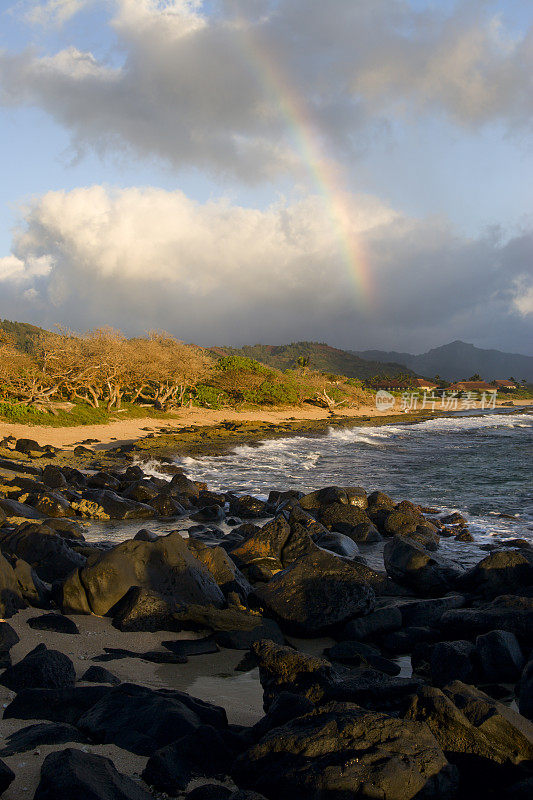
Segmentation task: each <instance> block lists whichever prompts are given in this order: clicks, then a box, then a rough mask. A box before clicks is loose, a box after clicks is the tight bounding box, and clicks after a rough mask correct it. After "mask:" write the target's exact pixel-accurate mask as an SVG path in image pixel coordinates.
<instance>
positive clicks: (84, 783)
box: [34, 747, 152, 800]
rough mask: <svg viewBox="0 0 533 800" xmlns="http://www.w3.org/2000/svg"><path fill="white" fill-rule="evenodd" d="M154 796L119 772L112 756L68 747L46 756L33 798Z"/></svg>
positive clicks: (133, 799) (138, 799) (142, 799)
mask: <svg viewBox="0 0 533 800" xmlns="http://www.w3.org/2000/svg"><path fill="white" fill-rule="evenodd" d="M66 798H78V800H151V799H152V794H151V793H150V792H148V791H147V790H146V789H143V787H142V786H141V785H140V784H139V783H136V782H135V781H134V780H133V779H132V778H129V777H128V776H127V775H123V774H122V773H120V772H118V770H117V769H116V768H115V765H114V764H113V762H112V761H111V760H110V759H109V758H105V757H104V756H97V755H95V754H94V753H86V752H83V751H82V750H75V749H74V748H71V747H69V748H67V749H66V750H60V751H59V752H57V753H50V754H49V755H47V756H46V758H45V760H44V761H43V765H42V767H41V780H40V781H39V785H38V786H37V791H36V792H35V795H34V800H66Z"/></svg>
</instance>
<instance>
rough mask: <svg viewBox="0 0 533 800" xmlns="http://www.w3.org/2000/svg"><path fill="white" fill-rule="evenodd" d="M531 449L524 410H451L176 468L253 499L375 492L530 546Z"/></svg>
mask: <svg viewBox="0 0 533 800" xmlns="http://www.w3.org/2000/svg"><path fill="white" fill-rule="evenodd" d="M532 445H533V414H531V413H517V412H516V410H513V411H512V412H503V413H502V412H497V413H495V412H488V413H487V412H486V413H484V414H479V413H477V414H472V413H471V412H463V413H461V412H459V413H458V414H457V415H454V416H453V417H446V418H440V419H435V420H429V421H426V422H422V423H417V424H406V425H402V424H397V425H387V426H378V427H364V428H360V427H359V428H353V429H345V430H333V429H332V430H331V431H330V432H329V433H328V434H327V435H324V436H320V437H292V438H287V439H279V440H271V441H266V442H263V443H260V444H259V445H258V446H247V445H244V446H240V447H236V448H235V450H234V451H233V452H231V453H229V454H227V455H223V456H215V457H209V458H200V459H194V458H183V459H178V460H177V463H178V464H179V465H181V466H183V467H184V469H185V470H186V472H187V474H188V475H189V477H191V478H193V479H196V480H202V481H206V482H207V483H208V485H209V487H210V488H211V489H214V490H229V489H231V490H233V491H237V492H246V493H252V494H256V495H257V496H265V495H267V494H268V492H269V491H270V490H271V489H280V490H285V489H289V488H292V489H299V490H301V491H304V492H308V491H312V490H313V489H317V488H320V487H323V486H328V485H339V486H343V485H344V486H363V487H364V488H365V489H366V490H367V491H369V492H370V491H373V490H374V489H380V490H381V491H383V492H386V493H387V494H389V495H391V497H393V498H394V499H396V500H398V501H399V500H403V499H408V500H412V501H413V502H415V503H420V504H421V505H425V506H432V507H435V508H438V509H441V510H443V511H455V510H456V511H460V512H461V513H462V514H464V515H465V516H466V517H467V519H468V522H469V528H470V530H471V532H472V533H473V534H474V536H475V537H476V542H478V543H480V544H481V543H483V542H487V541H492V542H494V541H495V539H497V540H499V541H505V540H506V539H510V538H515V537H521V538H527V539H531V540H532V541H533V481H532V465H533V460H532V453H533V447H532Z"/></svg>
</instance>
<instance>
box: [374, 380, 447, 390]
mask: <svg viewBox="0 0 533 800" xmlns="http://www.w3.org/2000/svg"><path fill="white" fill-rule="evenodd" d="M379 388H380V389H387V390H388V391H395V392H396V391H400V390H407V389H420V391H421V392H432V391H433V390H434V389H436V388H437V384H436V383H433V381H428V380H426V378H410V379H409V380H408V381H394V380H386V379H385V380H384V381H383V383H381V384H380V385H379Z"/></svg>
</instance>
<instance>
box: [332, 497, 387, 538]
mask: <svg viewBox="0 0 533 800" xmlns="http://www.w3.org/2000/svg"><path fill="white" fill-rule="evenodd" d="M318 518H319V520H320V522H321V523H322V524H323V525H324V526H325V527H326V528H327V529H328V530H329V531H337V532H338V533H344V534H345V535H346V536H350V537H351V538H352V539H353V540H354V541H355V542H378V541H380V539H381V536H380V534H379V533H378V531H377V530H376V528H375V527H374V525H373V524H372V523H371V522H370V520H369V518H368V517H367V515H366V514H365V512H364V510H363V509H362V508H361V507H360V506H356V505H351V504H348V503H332V504H331V505H328V506H326V507H325V508H322V509H320V511H319V514H318Z"/></svg>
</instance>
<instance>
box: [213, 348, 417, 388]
mask: <svg viewBox="0 0 533 800" xmlns="http://www.w3.org/2000/svg"><path fill="white" fill-rule="evenodd" d="M209 350H210V352H211V353H213V355H216V356H219V357H220V356H227V355H234V356H244V357H246V358H253V359H255V360H256V361H259V362H260V363H262V364H266V365H267V366H269V367H275V368H276V369H281V370H285V369H294V368H295V367H297V366H298V359H299V358H305V359H307V358H308V359H309V367H310V369H314V370H319V371H320V372H329V373H332V374H334V375H345V376H346V377H347V378H358V379H360V380H363V379H365V378H371V377H373V376H374V375H388V376H391V377H396V376H398V375H401V374H403V375H405V374H409V375H414V374H415V372H414V371H413V370H411V369H409V368H406V367H405V366H403V365H402V364H399V363H390V362H389V363H382V362H377V361H373V360H369V359H367V358H362V357H360V356H359V355H355V354H353V353H350V352H348V351H346V350H339V349H338V348H336V347H331V346H330V345H328V344H325V343H323V342H293V343H292V344H286V345H268V344H255V345H245V346H244V347H210V348H209Z"/></svg>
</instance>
